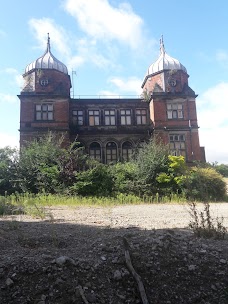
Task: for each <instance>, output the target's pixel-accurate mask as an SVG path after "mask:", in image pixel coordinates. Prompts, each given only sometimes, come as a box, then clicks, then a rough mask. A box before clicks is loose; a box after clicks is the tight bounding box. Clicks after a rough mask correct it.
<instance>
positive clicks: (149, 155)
mask: <svg viewBox="0 0 228 304" xmlns="http://www.w3.org/2000/svg"><path fill="white" fill-rule="evenodd" d="M134 163H135V165H136V181H135V182H136V183H135V190H136V191H137V192H138V193H142V194H153V193H156V192H157V190H158V181H157V179H156V178H157V177H158V175H159V174H160V173H162V172H167V170H168V164H169V159H168V148H167V147H166V146H164V145H163V144H162V143H161V142H160V141H159V140H158V139H157V138H156V137H155V138H154V139H152V140H150V141H149V143H145V144H144V145H143V146H142V148H140V149H139V151H138V153H137V154H136V156H135V159H134Z"/></svg>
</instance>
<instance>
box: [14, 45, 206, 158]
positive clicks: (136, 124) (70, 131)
mask: <svg viewBox="0 0 228 304" xmlns="http://www.w3.org/2000/svg"><path fill="white" fill-rule="evenodd" d="M47 55H49V56H52V54H51V53H50V45H49V41H48V48H47V53H46V54H45V55H44V56H47ZM44 56H43V58H42V57H41V59H42V60H44V59H45V57H44ZM53 58H54V57H53ZM54 59H55V58H54ZM39 60H40V59H39ZM35 63H36V62H35ZM35 63H34V64H33V65H32V67H33V66H34V68H29V69H28V68H27V69H26V73H25V74H24V75H23V77H24V81H25V85H24V87H23V89H22V91H21V94H20V95H19V96H18V97H19V99H20V102H21V112H20V143H21V145H23V144H24V142H25V141H30V140H32V139H34V138H36V137H37V136H39V135H40V134H44V133H45V132H47V131H48V130H50V131H54V132H58V133H59V134H62V133H63V134H64V135H65V136H66V139H67V140H69V141H73V140H75V139H76V138H77V140H78V141H80V142H81V143H82V144H83V145H84V146H85V149H86V151H87V152H88V153H89V154H90V155H91V156H92V157H95V158H97V159H100V160H101V161H102V162H105V163H111V162H115V161H118V160H126V159H128V158H129V156H130V154H131V153H132V152H133V150H134V149H135V148H136V147H137V146H138V145H139V144H140V143H141V142H142V141H147V140H149V139H150V138H151V136H153V135H154V134H157V135H159V136H160V137H161V139H162V141H163V142H164V144H169V145H170V150H171V152H172V153H173V154H174V155H184V156H185V158H186V161H187V162H192V161H195V160H197V161H205V155H204V149H203V148H202V147H200V144H199V136H198V123H197V113H196V103H195V98H196V97H197V96H196V95H195V92H194V91H193V90H192V89H191V88H189V86H188V74H187V73H186V72H185V70H183V69H179V70H178V69H177V70H174V69H171V70H166V69H165V70H161V71H158V72H156V73H152V74H151V75H150V74H148V75H147V76H146V77H145V80H144V82H143V85H142V89H143V92H144V94H143V95H142V96H144V98H142V99H72V98H70V88H71V80H70V77H69V75H68V74H67V73H66V71H65V70H64V72H63V71H62V70H60V69H58V68H57V69H56V68H55V66H50V67H48V68H47V67H44V68H43V67H42V65H41V68H40V67H39V68H38V67H36V65H35ZM38 63H39V62H38ZM57 63H58V64H59V62H57ZM36 64H37V63H36ZM45 64H46V63H45ZM60 64H61V63H60ZM29 67H30V66H29ZM60 67H61V66H60ZM61 69H62V67H61Z"/></svg>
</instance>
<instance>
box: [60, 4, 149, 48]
mask: <svg viewBox="0 0 228 304" xmlns="http://www.w3.org/2000/svg"><path fill="white" fill-rule="evenodd" d="M64 8H65V10H66V11H67V12H68V13H69V14H71V15H72V16H73V17H74V18H75V19H76V20H77V22H78V24H79V26H80V28H81V29H82V30H83V31H84V32H85V33H86V34H87V35H89V36H90V37H93V39H97V40H102V41H103V42H104V40H105V41H111V40H117V41H120V42H122V43H124V44H127V45H129V46H130V47H131V48H138V47H139V46H141V43H140V42H141V41H143V40H144V39H143V33H142V27H143V20H142V19H141V17H140V16H138V15H137V14H135V13H134V12H133V10H132V8H131V6H130V4H128V3H122V4H120V5H119V6H118V7H113V6H111V5H110V4H109V2H108V1H107V0H93V1H85V0H66V2H65V5H64Z"/></svg>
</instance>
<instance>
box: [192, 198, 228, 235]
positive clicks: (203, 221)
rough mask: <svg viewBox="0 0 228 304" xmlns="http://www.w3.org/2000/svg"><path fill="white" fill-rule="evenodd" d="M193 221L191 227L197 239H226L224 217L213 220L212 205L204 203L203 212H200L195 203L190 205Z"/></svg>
mask: <svg viewBox="0 0 228 304" xmlns="http://www.w3.org/2000/svg"><path fill="white" fill-rule="evenodd" d="M189 206H190V215H191V221H190V223H189V227H190V228H191V229H192V230H193V232H194V234H195V235H196V236H197V237H204V238H214V239H224V237H225V234H226V233H227V229H226V227H225V226H224V225H223V217H222V218H219V217H216V218H213V217H212V215H211V211H210V204H209V203H208V202H204V203H203V210H198V208H197V205H196V203H195V202H191V203H189Z"/></svg>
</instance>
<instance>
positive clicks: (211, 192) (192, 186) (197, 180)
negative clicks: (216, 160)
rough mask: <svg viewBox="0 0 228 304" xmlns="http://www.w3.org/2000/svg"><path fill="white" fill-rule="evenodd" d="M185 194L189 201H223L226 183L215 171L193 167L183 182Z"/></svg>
mask: <svg viewBox="0 0 228 304" xmlns="http://www.w3.org/2000/svg"><path fill="white" fill-rule="evenodd" d="M185 192H186V196H187V198H188V199H190V200H200V201H218V200H223V199H224V198H225V196H226V183H225V182H224V180H223V177H222V175H221V174H219V173H218V172H217V171H216V170H215V169H213V168H199V167H194V168H192V170H191V171H190V174H189V176H188V177H187V179H186V181H185Z"/></svg>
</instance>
